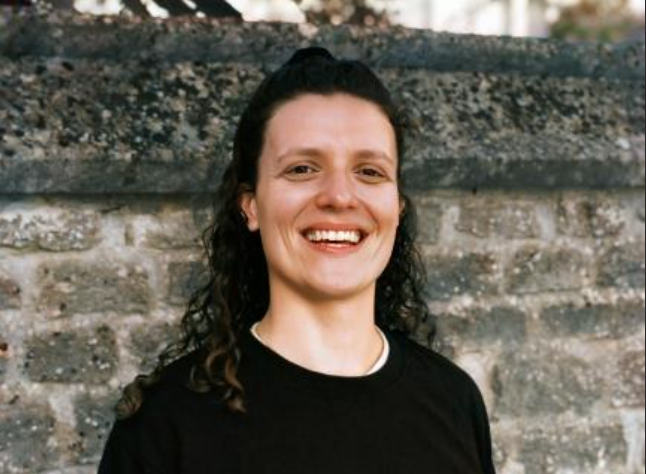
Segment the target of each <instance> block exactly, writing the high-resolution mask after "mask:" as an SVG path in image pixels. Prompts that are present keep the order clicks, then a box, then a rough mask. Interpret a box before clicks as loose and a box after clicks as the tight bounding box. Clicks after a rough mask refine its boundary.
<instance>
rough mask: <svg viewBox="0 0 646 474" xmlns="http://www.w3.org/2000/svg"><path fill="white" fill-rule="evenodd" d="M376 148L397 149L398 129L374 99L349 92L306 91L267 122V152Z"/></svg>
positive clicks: (278, 153)
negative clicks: (297, 149) (318, 93)
mask: <svg viewBox="0 0 646 474" xmlns="http://www.w3.org/2000/svg"><path fill="white" fill-rule="evenodd" d="M303 146H307V147H316V148H321V149H329V150H332V149H335V148H338V149H347V150H355V149H367V148H369V149H374V150H380V151H382V152H384V153H387V154H389V155H391V156H394V155H395V152H396V138H395V131H394V129H393V127H392V125H391V123H390V121H389V119H388V117H387V116H386V115H385V114H384V112H382V111H381V109H380V108H379V107H378V106H377V105H376V104H373V103H372V102H370V101H368V100H364V99H361V98H358V97H354V96H351V95H347V94H334V95H331V96H323V95H316V94H306V95H302V96H299V97H298V98H296V99H294V100H291V101H289V102H287V103H285V104H283V105H282V106H281V107H279V108H278V109H277V110H276V112H275V114H274V115H273V117H272V118H271V120H270V121H269V123H268V125H267V131H266V136H265V151H266V152H267V153H268V154H269V155H272V156H277V155H280V154H282V153H284V152H286V151H287V150H289V149H292V148H296V147H303Z"/></svg>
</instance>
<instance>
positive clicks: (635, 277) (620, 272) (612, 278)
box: [597, 242, 646, 289]
mask: <svg viewBox="0 0 646 474" xmlns="http://www.w3.org/2000/svg"><path fill="white" fill-rule="evenodd" d="M645 258H646V257H645V255H644V244H643V242H634V243H627V244H625V243H622V244H618V245H613V246H612V247H611V248H610V249H608V250H607V251H606V252H605V253H604V255H602V256H601V258H600V260H599V274H598V275H599V276H598V278H597V284H598V285H599V286H614V287H619V288H635V289H641V288H644V286H645V285H646V277H645V274H644V270H645V266H644V260H645Z"/></svg>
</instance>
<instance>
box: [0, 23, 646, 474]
mask: <svg viewBox="0 0 646 474" xmlns="http://www.w3.org/2000/svg"><path fill="white" fill-rule="evenodd" d="M310 44H322V45H325V46H328V47H329V48H330V49H331V50H332V51H333V52H334V53H336V54H337V55H338V56H341V57H348V58H361V59H362V60H364V61H366V62H368V64H370V65H371V66H373V67H374V68H375V69H376V70H377V72H378V73H379V74H380V76H381V77H382V78H383V79H384V81H385V82H386V83H387V85H388V87H389V88H391V90H392V91H393V94H394V95H395V98H396V99H397V100H398V101H399V102H400V103H401V105H402V107H403V109H404V110H405V111H406V113H407V115H408V118H409V127H408V132H409V135H408V144H409V148H408V153H407V155H406V156H405V157H404V159H403V167H404V178H405V179H404V182H403V183H402V187H403V188H405V190H406V191H408V192H409V194H410V195H411V198H412V200H413V203H414V204H415V206H416V212H417V214H418V217H419V236H418V243H419V244H420V253H421V255H422V256H423V259H424V263H425V265H426V267H427V270H428V277H429V279H428V285H427V286H426V288H425V294H424V296H425V298H426V300H427V302H428V305H429V308H430V309H431V310H432V313H433V315H434V316H433V318H431V320H433V321H436V322H437V324H438V338H437V340H436V343H435V344H434V348H435V350H436V351H438V352H440V353H442V354H444V355H446V356H447V357H449V358H451V359H453V360H455V361H456V362H457V363H459V364H462V365H463V367H464V368H465V370H467V371H468V372H469V373H470V374H471V375H472V376H473V377H474V379H475V380H476V382H477V383H478V384H479V386H480V387H481V389H482V392H483V395H484V397H485V401H486V403H487V407H488V409H489V413H490V418H491V421H492V432H493V434H494V440H493V441H494V458H495V462H496V465H497V467H498V472H499V473H500V474H520V473H523V472H524V473H525V474H549V473H554V474H565V473H567V474H637V473H643V472H644V470H645V466H644V406H645V395H644V390H645V388H644V385H645V383H644V331H645V330H644V306H645V301H646V295H645V291H644V280H645V278H644V261H645V256H644V241H645V240H646V231H645V229H644V221H645V212H644V209H645V201H646V199H645V197H644V163H645V156H644V155H645V153H644V129H645V123H644V122H645V114H644V96H645V87H644V75H645V74H644V44H643V43H636V44H621V45H616V46H609V45H598V44H587V43H583V44H566V43H559V42H553V41H546V40H518V39H511V38H486V37H472V36H456V35H447V34H437V33H432V32H427V31H419V30H407V29H404V28H393V29H391V30H388V31H384V30H379V29H371V28H366V29H361V28H355V27H345V26H344V27H324V28H320V29H316V28H313V27H311V25H306V26H300V27H299V26H296V25H277V24H269V23H258V24H237V23H235V22H233V23H231V22H229V23H217V22H211V21H199V20H198V21H186V20H172V21H136V20H129V19H115V18H113V19H95V18H87V17H83V16H72V17H69V16H65V15H58V14H57V15H53V16H51V17H49V18H44V17H42V16H38V15H36V16H30V15H18V16H15V17H14V18H12V21H10V22H8V23H6V24H4V25H2V26H1V27H0V424H1V426H2V430H0V472H2V473H5V472H6V473H16V474H35V473H39V474H90V473H94V472H96V463H97V462H98V459H99V456H100V452H101V449H102V448H103V443H104V442H105V439H106V438H105V437H106V435H107V432H108V430H109V426H110V423H111V421H112V420H113V413H112V408H113V406H114V403H115V402H116V400H117V398H118V396H119V395H120V390H119V389H120V388H122V387H123V386H124V385H125V384H126V383H128V382H130V381H131V380H132V376H134V374H139V373H146V372H149V371H150V370H151V369H152V368H153V366H154V365H155V363H156V358H157V356H158V354H159V351H160V350H162V349H163V348H164V347H165V346H166V345H167V344H168V343H170V342H171V341H172V342H174V340H175V338H176V337H177V335H178V329H179V326H178V321H179V320H180V319H181V317H182V316H183V314H184V311H185V309H186V305H187V303H188V300H189V298H190V296H191V295H192V293H193V291H194V290H195V289H196V288H198V287H199V286H201V285H203V284H205V283H206V276H207V275H208V273H207V272H206V262H205V260H204V254H203V253H202V251H201V245H202V241H201V238H202V237H203V231H205V230H206V228H207V226H208V224H210V220H211V218H212V209H213V207H214V206H212V205H215V206H217V205H218V204H219V203H214V202H212V199H213V194H212V191H213V190H215V188H216V187H217V185H218V184H219V180H220V176H221V173H222V171H223V169H224V166H225V165H226V164H227V163H228V160H229V158H230V152H231V143H232V138H233V132H234V129H235V125H236V121H237V119H238V117H239V113H240V112H241V110H242V108H243V107H244V104H245V101H246V100H247V98H248V96H249V93H250V92H251V91H252V90H253V89H254V88H255V86H256V85H257V84H258V83H259V81H260V80H262V78H263V77H264V75H265V74H266V73H267V72H268V71H270V70H272V69H274V68H275V67H276V66H278V65H279V64H281V63H282V62H283V61H284V60H285V59H287V58H288V56H289V55H290V54H291V53H292V52H293V50H294V48H296V47H299V46H306V45H310ZM429 333H430V327H429V326H428V325H423V326H422V327H420V329H419V333H417V334H415V335H413V336H414V337H415V338H416V339H417V340H418V341H419V342H421V343H423V344H424V343H426V344H428V337H429ZM5 344H6V345H5ZM117 387H118V388H119V389H118V388H117ZM32 427H34V431H33V432H32ZM34 445H39V446H48V447H51V449H46V450H33V449H31V448H32V447H33V446H34Z"/></svg>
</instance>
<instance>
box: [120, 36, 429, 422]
mask: <svg viewBox="0 0 646 474" xmlns="http://www.w3.org/2000/svg"><path fill="white" fill-rule="evenodd" d="M306 93H314V94H320V95H325V96H329V95H332V94H336V93H344V94H350V95H353V96H355V97H358V98H361V99H365V100H368V101H370V102H372V103H374V104H376V105H377V106H379V107H380V109H381V110H382V111H383V113H384V114H385V115H386V116H387V117H388V118H389V120H390V122H391V124H392V126H393V128H394V130H395V135H396V141H397V151H398V156H399V160H398V169H397V177H398V187H399V194H400V197H401V198H402V199H403V200H404V205H405V207H404V210H403V212H402V214H401V216H400V225H399V227H398V229H397V234H396V238H395V244H394V248H393V253H392V255H391V258H390V261H389V263H388V265H387V266H386V268H385V270H384V271H383V273H382V274H381V275H380V277H379V278H378V279H377V287H376V301H375V308H376V309H375V312H376V314H375V317H376V321H375V323H376V324H377V325H378V326H379V327H381V328H387V329H389V330H391V331H396V332H399V333H402V334H404V335H406V336H410V335H411V333H413V332H414V331H416V330H417V328H418V326H419V324H421V323H422V322H427V320H429V319H430V320H429V321H428V323H427V324H428V326H429V330H428V335H429V339H428V341H429V343H430V344H431V345H432V344H433V340H434V338H435V333H436V327H435V322H434V318H433V317H431V318H429V316H432V315H431V314H430V313H429V309H428V306H427V304H426V303H425V301H424V297H423V291H424V288H425V286H426V282H427V276H426V272H425V267H424V264H423V261H422V258H421V256H420V253H419V251H418V249H417V248H416V246H415V239H416V236H417V215H416V209H415V206H414V204H413V202H412V201H411V199H410V198H409V197H408V196H407V195H406V193H405V192H404V183H403V182H402V161H403V158H404V154H405V143H404V131H405V129H406V127H407V120H406V118H405V117H406V116H405V114H404V112H403V111H402V110H401V109H400V108H398V107H397V106H396V105H395V103H394V102H393V100H392V98H391V95H390V93H389V92H388V90H387V89H386V87H385V86H384V85H383V84H382V82H381V81H380V79H379V78H378V77H377V76H376V75H375V74H374V73H373V72H372V71H371V69H370V68H369V67H368V66H366V65H365V64H363V63H362V62H360V61H355V60H337V59H335V58H334V57H333V56H332V55H331V54H330V53H329V52H328V51H327V50H326V49H324V48H319V47H310V48H305V49H301V50H298V51H297V52H296V53H295V54H294V55H293V56H292V58H291V59H290V60H289V61H288V62H287V63H285V64H284V65H283V66H282V67H280V68H279V69H278V70H277V71H275V72H273V73H272V74H270V75H268V76H267V77H266V78H265V79H264V80H263V81H262V83H261V84H260V85H259V87H258V88H257V90H256V91H255V93H254V95H253V96H252V98H251V100H250V102H249V103H248V105H247V107H246V109H245V110H244V111H243V113H242V116H241V118H240V121H239V123H238V127H237V130H236V134H235V143H234V149H233V159H232V161H231V162H230V164H229V166H228V168H227V169H226V171H225V172H224V175H223V178H222V182H221V185H220V187H219V189H218V190H217V192H216V195H215V199H214V201H213V210H214V214H213V215H214V221H213V223H212V225H211V226H210V227H207V228H206V229H205V230H204V232H203V233H202V241H203V244H204V249H205V252H204V253H205V258H206V259H208V265H207V267H208V275H209V276H208V278H206V279H205V280H206V283H205V284H204V285H203V286H201V287H199V288H198V289H197V290H196V291H195V292H194V293H193V295H192V296H191V297H190V300H189V302H188V306H187V311H186V313H185V314H184V316H183V317H182V320H181V328H180V335H179V337H178V340H176V341H175V342H172V343H170V344H168V345H167V346H166V348H165V349H164V350H163V351H162V352H161V354H159V355H158V360H157V365H156V367H155V369H154V370H153V371H152V372H151V373H149V374H146V375H144V374H140V375H137V376H136V377H135V379H134V380H133V381H132V382H131V383H130V384H128V385H126V387H125V388H124V389H123V393H122V396H121V399H120V400H119V401H118V402H117V404H116V406H115V412H116V415H117V418H119V419H124V418H128V417H129V416H131V415H133V414H134V413H135V412H136V411H137V410H138V409H139V407H140V406H141V404H142V403H143V400H144V394H145V390H146V388H147V387H150V386H152V385H154V384H155V383H157V382H158V381H159V380H160V379H161V376H162V373H163V369H164V368H165V367H166V366H167V365H168V364H169V363H170V362H172V361H173V360H174V359H177V358H179V357H181V356H183V355H186V354H187V353H188V352H189V351H190V352H192V351H195V353H196V354H197V355H198V357H197V358H196V359H195V361H194V363H193V366H192V369H191V375H190V383H189V385H190V388H191V389H192V390H194V391H196V392H200V393H205V392H209V391H214V392H215V393H217V394H218V395H219V397H220V400H221V401H222V402H223V403H225V404H226V407H227V408H228V409H229V410H230V411H231V412H235V413H246V412H247V409H246V408H245V402H244V387H243V386H242V384H241V383H240V381H239V380H238V378H237V371H238V367H239V364H240V359H241V349H240V344H239V341H240V339H241V336H242V334H243V333H242V332H243V331H249V330H250V328H251V326H252V325H253V324H254V323H255V322H257V321H259V320H260V319H262V317H263V316H264V314H265V313H266V311H267V309H268V308H269V294H270V293H269V278H268V270H267V262H266V259H265V255H264V252H263V249H262V244H261V239H260V236H259V233H256V232H254V233H252V232H249V231H248V229H247V227H246V217H245V216H244V213H242V210H241V207H240V196H241V194H242V193H243V192H244V191H246V190H255V189H256V184H257V177H258V161H259V157H260V155H261V152H262V148H263V140H264V134H265V130H266V127H267V124H268V122H269V120H270V119H271V117H272V116H273V115H274V113H275V112H276V111H277V109H278V108H279V107H281V105H283V104H285V103H286V102H288V101H290V100H293V99H295V98H297V97H298V96H300V95H302V94H306Z"/></svg>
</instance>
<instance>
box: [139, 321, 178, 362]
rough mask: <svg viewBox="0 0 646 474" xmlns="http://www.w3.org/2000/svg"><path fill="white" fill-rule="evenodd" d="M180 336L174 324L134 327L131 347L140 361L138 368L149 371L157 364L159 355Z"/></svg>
mask: <svg viewBox="0 0 646 474" xmlns="http://www.w3.org/2000/svg"><path fill="white" fill-rule="evenodd" d="M178 336H179V334H178V330H177V327H176V326H175V325H174V324H170V323H162V324H157V325H155V326H150V325H145V326H142V327H138V328H136V329H134V330H133V331H132V333H131V335H130V341H129V349H130V351H131V352H132V354H133V355H134V356H135V357H136V359H137V360H138V361H139V366H138V370H139V372H141V373H148V372H150V371H152V370H153V369H154V368H155V365H157V355H158V354H159V353H161V351H162V350H163V349H164V348H165V347H166V346H167V345H168V344H169V343H171V342H172V341H175V340H177V337H178Z"/></svg>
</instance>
